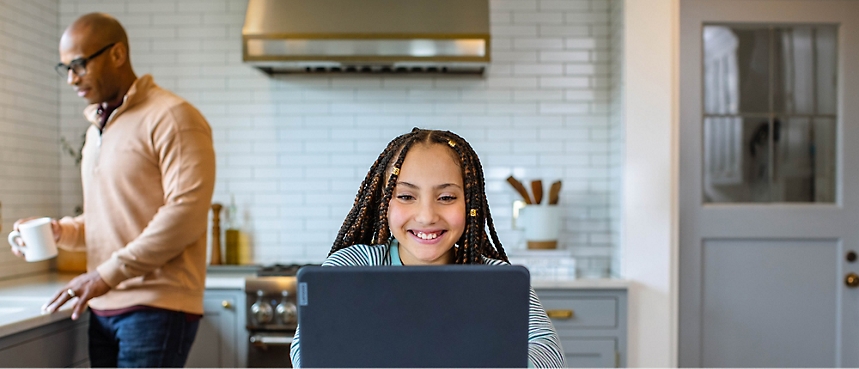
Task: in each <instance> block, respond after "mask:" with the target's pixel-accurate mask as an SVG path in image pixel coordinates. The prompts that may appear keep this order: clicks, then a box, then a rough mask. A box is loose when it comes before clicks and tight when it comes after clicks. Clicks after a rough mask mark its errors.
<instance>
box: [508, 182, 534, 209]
mask: <svg viewBox="0 0 859 369" xmlns="http://www.w3.org/2000/svg"><path fill="white" fill-rule="evenodd" d="M507 182H508V183H510V185H511V186H513V189H515V190H516V192H518V193H519V195H522V199H523V200H525V203H526V204H533V203H532V202H531V197H530V196H528V190H526V189H525V186H523V185H522V182H519V181H518V180H516V178H513V176H510V177H507Z"/></svg>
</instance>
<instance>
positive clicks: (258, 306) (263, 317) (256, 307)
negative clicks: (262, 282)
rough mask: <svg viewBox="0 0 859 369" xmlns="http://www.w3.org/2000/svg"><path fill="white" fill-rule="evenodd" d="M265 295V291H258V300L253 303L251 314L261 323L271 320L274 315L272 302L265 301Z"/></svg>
mask: <svg viewBox="0 0 859 369" xmlns="http://www.w3.org/2000/svg"><path fill="white" fill-rule="evenodd" d="M263 295H264V293H263V292H262V291H257V301H256V302H255V303H254V304H253V305H251V314H252V315H253V317H254V319H255V320H256V321H257V323H259V324H266V323H268V322H271V318H272V317H273V315H274V312H273V311H272V308H271V304H269V303H268V302H267V301H263V299H262V298H263Z"/></svg>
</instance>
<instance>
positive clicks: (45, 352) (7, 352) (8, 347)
mask: <svg viewBox="0 0 859 369" xmlns="http://www.w3.org/2000/svg"><path fill="white" fill-rule="evenodd" d="M88 327H89V314H84V315H83V317H82V319H81V320H78V321H72V320H71V319H66V320H61V321H58V322H54V323H51V324H48V325H45V326H42V327H38V328H33V329H31V330H28V331H24V332H21V333H17V334H14V335H11V336H8V337H3V338H0V366H2V367H7V368H8V367H19V368H25V367H26V368H62V367H70V366H77V365H83V364H89V360H88V358H89V352H88V349H87V347H88V342H89V341H88V338H87V331H88Z"/></svg>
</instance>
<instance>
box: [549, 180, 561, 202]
mask: <svg viewBox="0 0 859 369" xmlns="http://www.w3.org/2000/svg"><path fill="white" fill-rule="evenodd" d="M560 194H561V181H555V182H552V186H551V187H549V205H555V204H557V203H558V196H559V195H560Z"/></svg>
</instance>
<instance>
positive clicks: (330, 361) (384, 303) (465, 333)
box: [297, 265, 530, 368]
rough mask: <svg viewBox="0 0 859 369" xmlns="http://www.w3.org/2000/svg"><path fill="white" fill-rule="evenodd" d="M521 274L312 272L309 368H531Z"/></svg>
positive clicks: (306, 282)
mask: <svg viewBox="0 0 859 369" xmlns="http://www.w3.org/2000/svg"><path fill="white" fill-rule="evenodd" d="M529 291H530V277H529V274H528V270H527V269H525V268H524V267H521V266H488V265H444V266H409V267H403V266H373V267H304V268H302V269H301V270H300V271H299V272H298V296H297V297H298V323H299V327H300V330H301V364H302V366H304V367H508V368H509V367H526V366H527V364H528V300H529Z"/></svg>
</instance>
